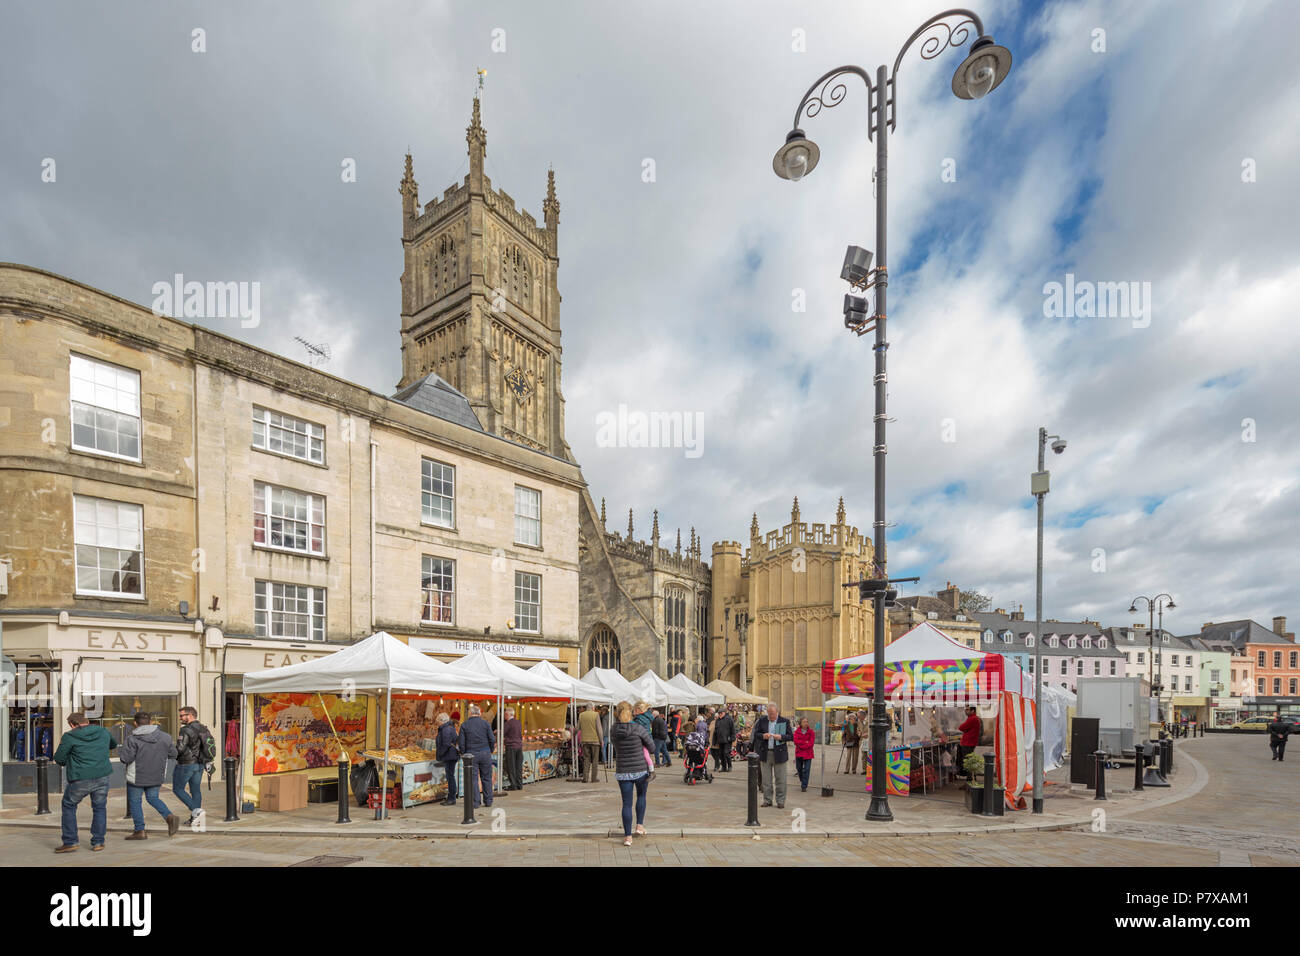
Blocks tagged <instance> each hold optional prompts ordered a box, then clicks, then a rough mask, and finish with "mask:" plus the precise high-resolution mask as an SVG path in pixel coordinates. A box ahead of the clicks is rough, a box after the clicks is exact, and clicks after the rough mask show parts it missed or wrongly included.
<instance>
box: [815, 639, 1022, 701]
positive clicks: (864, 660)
mask: <svg viewBox="0 0 1300 956" xmlns="http://www.w3.org/2000/svg"><path fill="white" fill-rule="evenodd" d="M874 662H875V655H874V654H859V655H858V656H856V657H845V658H841V659H840V660H836V661H826V662H825V663H823V664H822V692H823V693H826V694H866V693H869V692H870V691H871V689H872V684H873V681H874V678H875V667H874ZM1027 685H1028V686H1030V687H1032V684H1031V682H1028V681H1026V680H1025V679H1024V677H1023V675H1022V674H1021V673H1020V668H1019V667H1018V666H1017V665H1016V663H1015V662H1014V661H1012V660H1009V659H1008V658H1006V657H1004V656H1003V655H1001V654H986V653H984V652H983V651H977V650H974V649H972V648H969V647H967V646H966V645H965V644H959V643H958V642H956V641H954V640H953V639H952V638H950V637H949V636H948V635H947V634H945V633H943V631H941V630H939V629H938V628H937V627H935V626H934V625H933V624H931V623H929V622H928V621H923V622H922V623H920V624H918V625H917V626H916V627H914V628H912V630H910V631H908V632H907V633H906V634H904V635H903V636H902V637H900V638H898V640H896V641H894V642H893V643H891V644H889V645H887V646H886V647H885V696H886V697H887V698H917V699H925V700H926V701H927V702H929V701H931V700H933V701H934V702H936V703H937V702H939V701H940V700H943V699H949V698H959V699H960V700H961V701H963V702H975V701H980V702H991V701H993V700H996V699H997V695H998V693H999V692H1000V691H1003V690H1009V691H1012V692H1013V693H1017V694H1020V693H1024V692H1025V690H1024V688H1025V687H1026V686H1027Z"/></svg>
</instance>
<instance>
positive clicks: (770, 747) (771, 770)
mask: <svg viewBox="0 0 1300 956" xmlns="http://www.w3.org/2000/svg"><path fill="white" fill-rule="evenodd" d="M792 740H794V730H793V728H792V727H791V725H790V721H788V720H786V719H785V718H783V717H782V716H781V714H780V712H779V711H778V710H777V706H776V704H768V705H767V713H766V714H764V715H763V716H762V717H760V718H758V720H756V721H755V722H754V736H753V741H752V743H753V745H754V749H755V752H756V753H757V754H758V767H759V773H760V774H761V777H762V782H763V806H765V807H770V806H771V805H772V796H773V791H775V795H776V806H777V809H778V810H781V809H784V808H785V775H786V769H787V768H786V765H787V764H788V763H789V762H790V751H789V748H788V747H787V746H786V745H787V744H788V743H789V742H790V741H792Z"/></svg>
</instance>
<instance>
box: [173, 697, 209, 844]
mask: <svg viewBox="0 0 1300 956" xmlns="http://www.w3.org/2000/svg"><path fill="white" fill-rule="evenodd" d="M211 736H212V735H211V734H210V733H209V732H208V728H206V727H204V726H203V725H202V724H201V723H199V712H198V711H197V710H195V709H194V708H193V707H182V708H181V732H180V734H179V735H178V736H177V739H176V769H175V770H174V771H172V791H173V792H174V793H175V794H176V796H177V797H178V798H180V801H181V803H183V804H185V807H186V809H187V810H189V811H190V818H189V819H188V820H186V821H185V825H186V826H190V825H191V824H192V823H194V820H195V819H196V818H197V817H200V816H202V815H203V770H204V768H205V767H206V766H207V763H208V760H207V757H208V754H207V752H206V750H205V747H206V741H207V740H209V739H210V738H211ZM187 789H188V790H189V793H188V794H186V792H185V791H186V790H187Z"/></svg>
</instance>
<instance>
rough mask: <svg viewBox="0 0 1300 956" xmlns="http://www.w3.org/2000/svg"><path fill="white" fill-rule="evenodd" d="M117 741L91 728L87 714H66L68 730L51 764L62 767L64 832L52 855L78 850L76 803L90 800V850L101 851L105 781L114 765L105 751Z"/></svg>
mask: <svg viewBox="0 0 1300 956" xmlns="http://www.w3.org/2000/svg"><path fill="white" fill-rule="evenodd" d="M116 746H117V741H116V740H114V739H113V737H112V735H110V734H109V732H108V731H107V730H105V729H104V728H103V727H92V726H91V725H90V721H89V720H87V719H86V715H85V714H83V713H81V712H80V711H77V712H76V713H72V714H69V715H68V730H66V731H64V732H63V737H62V738H60V740H59V749H58V750H56V751H55V752H54V762H55V763H57V764H58V765H59V766H60V767H63V768H64V772H63V777H64V784H63V801H62V803H63V833H62V837H63V839H62V842H61V843H60V845H59V846H57V847H55V849H54V852H55V853H72V852H73V851H74V850H76V849H77V804H79V803H80V802H81V801H82V800H84V799H85V798H86V797H90V848H91V849H92V850H102V849H104V840H105V838H106V837H107V835H108V781H109V778H110V777H111V776H112V775H113V765H112V764H111V763H109V761H108V752H109V751H110V750H112V749H113V748H114V747H116Z"/></svg>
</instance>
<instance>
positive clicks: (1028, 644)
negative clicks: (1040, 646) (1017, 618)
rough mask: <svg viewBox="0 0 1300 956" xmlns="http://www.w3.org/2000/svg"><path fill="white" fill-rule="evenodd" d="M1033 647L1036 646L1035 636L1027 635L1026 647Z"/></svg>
mask: <svg viewBox="0 0 1300 956" xmlns="http://www.w3.org/2000/svg"><path fill="white" fill-rule="evenodd" d="M1007 633H1008V634H1009V633H1011V632H1010V631H1008V632H1007ZM1033 646H1034V635H1032V634H1026V635H1025V647H1033Z"/></svg>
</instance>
